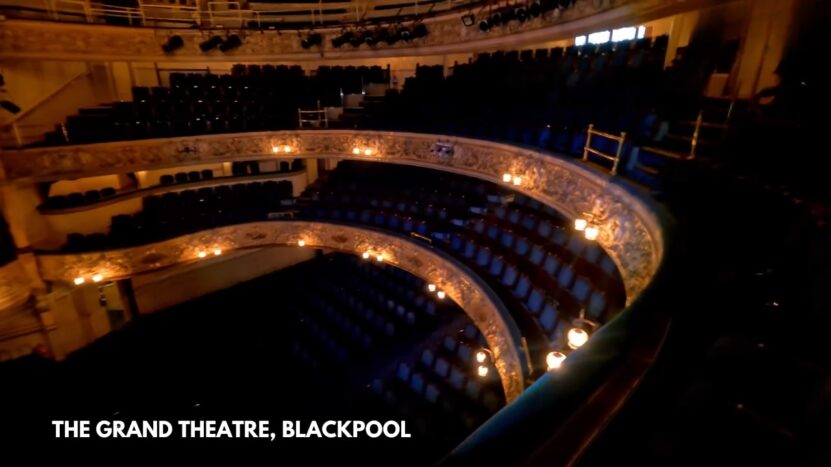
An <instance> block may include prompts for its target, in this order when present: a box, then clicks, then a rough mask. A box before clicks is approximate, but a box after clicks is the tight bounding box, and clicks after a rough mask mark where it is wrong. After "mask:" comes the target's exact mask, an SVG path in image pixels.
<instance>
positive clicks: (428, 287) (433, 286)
mask: <svg viewBox="0 0 831 467" xmlns="http://www.w3.org/2000/svg"><path fill="white" fill-rule="evenodd" d="M427 290H429V291H430V292H435V291H436V284H427Z"/></svg>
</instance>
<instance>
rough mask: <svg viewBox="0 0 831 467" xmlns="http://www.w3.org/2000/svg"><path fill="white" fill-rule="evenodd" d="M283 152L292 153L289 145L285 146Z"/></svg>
mask: <svg viewBox="0 0 831 467" xmlns="http://www.w3.org/2000/svg"><path fill="white" fill-rule="evenodd" d="M283 152H285V153H289V152H291V146H288V145H287V146H283Z"/></svg>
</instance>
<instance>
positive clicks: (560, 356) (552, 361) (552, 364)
mask: <svg viewBox="0 0 831 467" xmlns="http://www.w3.org/2000/svg"><path fill="white" fill-rule="evenodd" d="M565 359H566V354H564V353H562V352H557V351H556V350H555V351H553V352H548V355H546V356H545V364H546V365H547V366H548V371H551V370H557V369H559V368H560V367H561V366H562V365H563V361H565Z"/></svg>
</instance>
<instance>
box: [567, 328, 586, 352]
mask: <svg viewBox="0 0 831 467" xmlns="http://www.w3.org/2000/svg"><path fill="white" fill-rule="evenodd" d="M567 337H568V346H569V347H570V348H572V349H577V348H580V347H582V346H583V345H584V344H585V343H586V342H588V341H589V333H588V332H586V330H585V329H581V328H571V329H569V331H568V335H567Z"/></svg>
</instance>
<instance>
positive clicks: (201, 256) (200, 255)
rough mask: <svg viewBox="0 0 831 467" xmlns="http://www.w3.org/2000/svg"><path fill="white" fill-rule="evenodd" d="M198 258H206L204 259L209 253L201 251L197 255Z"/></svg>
mask: <svg viewBox="0 0 831 467" xmlns="http://www.w3.org/2000/svg"><path fill="white" fill-rule="evenodd" d="M196 256H198V257H200V258H204V257H206V256H208V253H207V252H205V251H200V252H199V253H197V254H196Z"/></svg>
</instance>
